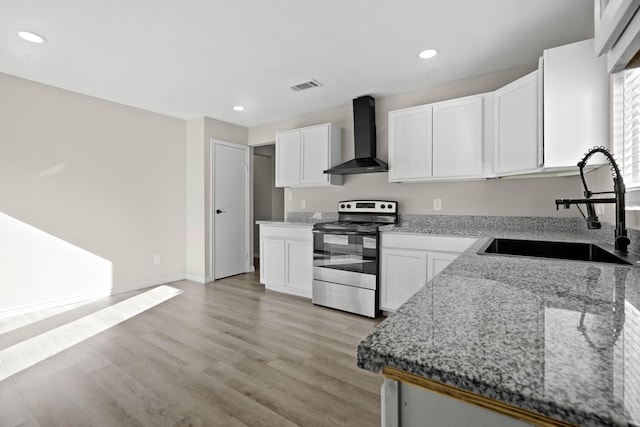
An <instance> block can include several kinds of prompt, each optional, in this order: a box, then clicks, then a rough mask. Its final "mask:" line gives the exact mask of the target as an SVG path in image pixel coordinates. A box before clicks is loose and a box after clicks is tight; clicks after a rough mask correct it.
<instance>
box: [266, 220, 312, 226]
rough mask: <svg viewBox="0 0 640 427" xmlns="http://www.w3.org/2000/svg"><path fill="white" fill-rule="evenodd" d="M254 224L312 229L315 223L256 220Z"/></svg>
mask: <svg viewBox="0 0 640 427" xmlns="http://www.w3.org/2000/svg"><path fill="white" fill-rule="evenodd" d="M256 224H265V225H278V226H282V227H313V226H314V224H315V222H303V221H267V220H258V221H256Z"/></svg>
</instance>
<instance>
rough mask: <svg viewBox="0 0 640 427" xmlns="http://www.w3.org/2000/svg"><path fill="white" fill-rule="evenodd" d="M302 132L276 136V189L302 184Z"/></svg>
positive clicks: (290, 132) (296, 131)
mask: <svg viewBox="0 0 640 427" xmlns="http://www.w3.org/2000/svg"><path fill="white" fill-rule="evenodd" d="M301 139H302V131H300V130H292V131H289V132H281V133H279V134H277V135H276V187H291V186H294V185H299V184H300V170H301V165H300V159H301V155H300V153H301V152H302V148H301V144H300V141H301Z"/></svg>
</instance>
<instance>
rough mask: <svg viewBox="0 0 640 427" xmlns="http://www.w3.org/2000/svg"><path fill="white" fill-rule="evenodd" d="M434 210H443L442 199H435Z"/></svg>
mask: <svg viewBox="0 0 640 427" xmlns="http://www.w3.org/2000/svg"><path fill="white" fill-rule="evenodd" d="M433 210H434V211H441V210H442V199H433Z"/></svg>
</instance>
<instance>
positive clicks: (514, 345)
mask: <svg viewBox="0 0 640 427" xmlns="http://www.w3.org/2000/svg"><path fill="white" fill-rule="evenodd" d="M416 217H418V216H416ZM439 220H441V221H442V222H441V223H439V224H435V223H434V222H433V221H428V220H427V218H426V217H424V216H423V217H422V218H416V219H415V221H414V222H413V223H410V222H408V223H404V224H401V226H400V227H392V228H389V229H388V231H391V232H394V231H395V232H423V233H424V232H427V233H431V234H442V235H467V236H469V235H470V236H477V237H478V241H477V242H476V243H475V244H474V245H472V246H471V247H470V248H469V249H468V250H467V251H465V252H464V253H463V254H462V255H460V257H458V258H457V259H456V260H455V261H454V262H453V263H451V264H450V265H449V266H448V267H447V268H446V269H445V270H444V271H443V272H442V273H440V274H439V275H437V276H436V277H435V278H434V279H433V280H432V281H431V282H429V283H428V284H427V285H426V286H425V287H423V288H422V289H421V290H420V291H418V292H417V293H416V294H415V295H414V296H413V297H412V298H411V299H410V300H409V301H407V302H406V303H405V304H404V305H403V306H402V307H400V309H399V310H398V312H397V313H396V314H394V315H392V316H390V317H388V318H387V319H386V320H384V321H383V322H382V323H381V324H380V325H379V326H378V327H377V328H376V329H374V330H373V331H372V332H371V334H370V335H369V336H367V337H366V338H364V339H363V340H362V341H361V342H360V344H359V346H358V365H359V366H360V367H361V368H364V369H367V370H370V371H374V372H378V371H380V370H381V369H382V367H383V366H384V365H388V366H392V367H395V368H399V369H402V370H405V371H407V372H411V373H415V374H418V375H422V376H424V377H427V378H430V379H433V380H435V381H439V382H442V383H445V384H449V385H452V386H454V387H458V388H461V389H464V390H468V391H471V392H473V393H477V394H480V395H483V396H486V397H489V398H492V399H496V400H500V401H503V402H507V403H510V404H513V405H516V406H519V407H522V408H525V409H528V410H531V411H534V412H538V413H540V414H544V415H546V416H549V417H552V418H556V419H560V420H564V421H566V422H570V423H574V424H577V425H581V426H628V425H630V426H640V268H631V267H622V266H616V265H612V264H603V263H591V262H579V261H560V260H550V259H536V258H525V257H505V256H495V255H478V254H476V252H477V251H478V250H479V249H480V248H481V246H482V245H483V244H485V243H486V242H487V240H488V238H489V237H511V238H526V239H542V240H574V241H595V239H594V237H593V235H592V234H590V233H589V232H587V231H586V230H585V228H584V227H583V224H582V221H579V220H578V221H572V219H568V220H567V221H566V222H564V224H563V221H562V220H559V221H557V223H556V226H555V227H551V225H552V224H553V223H554V222H556V220H554V219H551V223H545V220H544V219H535V220H533V221H532V220H531V219H520V220H518V219H509V218H504V219H503V220H498V219H492V220H490V221H493V223H491V224H487V227H485V228H483V227H482V220H480V219H478V217H475V218H469V217H460V218H458V220H457V222H455V223H454V224H453V225H452V223H447V221H446V219H445V218H444V217H442V218H439ZM453 220H455V218H453ZM420 221H422V225H420ZM501 221H502V223H503V224H504V225H505V226H504V227H500V226H499V225H497V223H499V222H501ZM519 221H524V222H526V223H532V222H536V223H539V224H540V226H538V225H532V226H531V227H525V226H524V222H520V223H519ZM461 223H462V224H464V225H461ZM509 224H513V226H510V225H509ZM546 226H548V227H549V228H545V227H546ZM550 228H551V229H552V230H551V231H550Z"/></svg>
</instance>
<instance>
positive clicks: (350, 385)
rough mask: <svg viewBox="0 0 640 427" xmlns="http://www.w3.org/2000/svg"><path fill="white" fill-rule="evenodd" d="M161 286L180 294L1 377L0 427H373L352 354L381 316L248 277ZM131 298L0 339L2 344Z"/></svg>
mask: <svg viewBox="0 0 640 427" xmlns="http://www.w3.org/2000/svg"><path fill="white" fill-rule="evenodd" d="M170 286H173V287H176V288H179V289H182V290H183V293H181V294H180V295H178V296H176V297H174V298H172V299H170V300H168V301H166V302H164V303H162V304H160V305H158V306H155V307H153V308H151V309H149V310H148V311H146V312H144V313H142V314H139V315H137V316H135V317H133V318H131V319H129V320H127V321H125V322H123V323H121V324H119V325H117V326H114V327H112V328H111V329H109V330H107V331H105V332H102V333H100V334H98V335H96V336H94V337H92V338H90V339H88V340H86V341H83V342H81V343H80V344H77V345H75V346H73V347H71V348H69V349H67V350H65V351H63V352H61V353H58V354H56V355H54V356H52V357H50V358H48V359H46V360H44V361H43V362H40V363H38V364H36V365H34V366H32V367H30V368H28V369H26V370H25V371H22V372H20V373H18V374H15V375H14V376H12V377H10V378H7V379H6V380H4V381H0V426H3V427H4V426H65V427H67V426H296V425H298V426H379V425H380V394H379V393H380V385H381V383H382V376H381V375H375V374H372V373H369V372H366V371H363V370H361V369H358V368H357V366H356V359H355V354H356V345H357V343H358V341H359V340H360V339H361V338H363V337H364V336H365V335H366V334H367V333H368V332H369V331H370V330H371V329H372V328H373V327H374V326H375V325H376V324H377V323H378V322H379V321H380V320H372V319H367V318H364V317H360V316H356V315H351V314H348V313H343V312H340V311H336V310H331V309H327V308H323V307H316V306H314V305H312V304H311V302H310V301H309V300H307V299H304V298H298V297H294V296H289V295H284V294H279V293H277V292H271V291H265V289H264V286H263V285H261V284H259V283H258V274H257V273H248V274H243V275H239V276H234V277H230V278H227V279H222V280H218V281H216V282H213V283H209V284H206V285H202V284H197V283H193V282H188V281H181V282H175V283H173V284H170ZM135 294H136V293H128V294H121V295H116V296H112V297H109V298H105V299H102V300H99V301H96V302H94V303H91V304H87V305H84V306H80V307H78V308H76V309H73V310H70V311H67V312H64V313H61V314H59V315H55V316H53V317H51V318H48V319H45V320H41V321H39V322H35V323H33V324H31V325H28V326H25V327H22V328H19V329H17V330H14V331H10V332H5V333H4V334H1V335H0V349H2V348H6V347H8V346H10V345H13V344H15V343H17V342H20V341H22V340H24V339H27V338H29V337H32V336H35V335H38V334H40V333H43V332H46V331H47V330H50V329H53V328H55V327H57V326H60V325H63V324H65V323H67V322H69V321H72V320H75V319H77V318H80V317H83V316H85V315H87V314H90V313H92V312H95V311H97V310H99V309H101V308H104V307H107V306H109V305H112V304H114V303H116V302H118V301H122V300H123V299H126V298H128V297H131V296H133V295H135ZM0 363H1V362H0Z"/></svg>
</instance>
